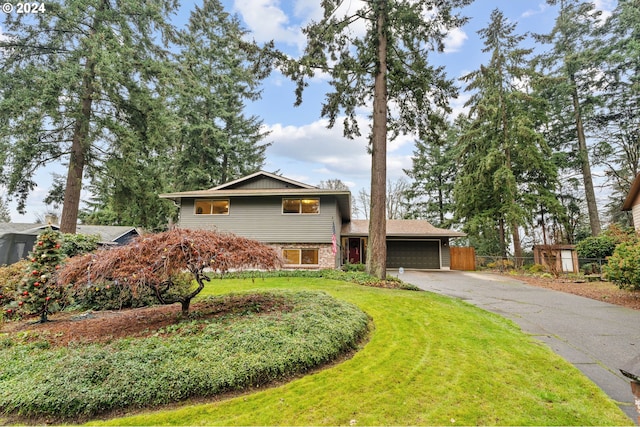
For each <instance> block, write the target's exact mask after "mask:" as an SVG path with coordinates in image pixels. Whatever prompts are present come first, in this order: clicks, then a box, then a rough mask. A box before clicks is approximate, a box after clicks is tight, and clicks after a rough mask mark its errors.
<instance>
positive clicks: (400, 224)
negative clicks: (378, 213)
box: [342, 219, 466, 237]
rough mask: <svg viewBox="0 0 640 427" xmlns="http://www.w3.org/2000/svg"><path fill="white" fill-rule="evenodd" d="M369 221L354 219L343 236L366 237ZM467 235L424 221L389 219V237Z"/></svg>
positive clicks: (347, 225)
mask: <svg viewBox="0 0 640 427" xmlns="http://www.w3.org/2000/svg"><path fill="white" fill-rule="evenodd" d="M368 234H369V221H368V220H364V219H354V220H351V222H348V223H346V224H343V225H342V235H343V236H366V235H368ZM464 236H466V233H462V232H460V231H454V230H447V229H445V228H438V227H434V226H433V225H431V223H429V221H426V220H423V219H388V220H387V237H464Z"/></svg>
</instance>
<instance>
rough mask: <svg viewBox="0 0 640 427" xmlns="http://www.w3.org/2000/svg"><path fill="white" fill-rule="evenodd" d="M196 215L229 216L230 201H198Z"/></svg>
mask: <svg viewBox="0 0 640 427" xmlns="http://www.w3.org/2000/svg"><path fill="white" fill-rule="evenodd" d="M196 215H229V201H228V200H197V201H196Z"/></svg>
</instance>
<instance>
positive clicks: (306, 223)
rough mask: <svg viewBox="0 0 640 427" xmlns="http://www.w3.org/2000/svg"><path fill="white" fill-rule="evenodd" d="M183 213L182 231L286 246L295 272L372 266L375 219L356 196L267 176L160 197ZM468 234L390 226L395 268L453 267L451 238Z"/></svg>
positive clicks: (416, 223) (407, 223)
mask: <svg viewBox="0 0 640 427" xmlns="http://www.w3.org/2000/svg"><path fill="white" fill-rule="evenodd" d="M160 197H162V198H166V199H171V200H173V201H174V202H175V203H176V204H177V205H178V206H179V207H180V218H179V222H178V224H177V225H178V227H182V228H189V229H206V230H219V231H225V232H232V233H235V234H237V235H240V236H244V237H248V238H251V239H255V240H258V241H260V242H263V243H268V244H270V245H272V246H274V247H276V248H278V249H279V250H280V251H281V253H282V257H283V259H284V260H285V266H286V267H288V268H336V267H339V266H340V265H342V264H344V263H346V262H349V263H352V264H357V263H364V262H365V261H366V248H367V238H368V229H369V226H368V221H366V220H357V219H352V218H351V193H350V192H349V191H342V190H330V189H322V188H318V187H315V186H312V185H308V184H304V183H301V182H298V181H294V180H292V179H289V178H285V177H282V176H278V175H274V174H271V173H268V172H264V171H260V172H256V173H254V174H251V175H248V176H246V177H243V178H240V179H237V180H235V181H231V182H228V183H226V184H222V185H219V186H217V187H214V188H211V189H209V190H195V191H185V192H180V193H169V194H162V195H160ZM464 235H465V234H464V233H460V232H456V231H451V230H445V229H441V228H436V227H433V226H432V225H431V224H429V223H428V222H427V221H423V220H395V221H392V220H390V221H388V222H387V252H388V254H387V266H388V267H389V268H399V267H404V268H416V269H448V268H449V262H450V259H449V239H450V238H452V237H459V236H464Z"/></svg>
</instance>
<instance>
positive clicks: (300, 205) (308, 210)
mask: <svg viewBox="0 0 640 427" xmlns="http://www.w3.org/2000/svg"><path fill="white" fill-rule="evenodd" d="M282 213H285V214H318V213H320V199H282Z"/></svg>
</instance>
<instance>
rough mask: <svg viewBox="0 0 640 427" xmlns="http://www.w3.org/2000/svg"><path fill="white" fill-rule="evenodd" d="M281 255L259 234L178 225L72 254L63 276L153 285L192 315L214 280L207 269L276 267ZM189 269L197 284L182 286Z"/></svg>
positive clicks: (81, 281)
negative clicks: (192, 287) (255, 236)
mask: <svg viewBox="0 0 640 427" xmlns="http://www.w3.org/2000/svg"><path fill="white" fill-rule="evenodd" d="M281 264H282V261H281V259H280V256H279V255H278V253H277V251H276V250H275V249H274V248H272V247H270V246H267V245H265V244H262V243H260V242H257V241H255V240H251V239H247V238H244V237H239V236H236V235H234V234H230V233H220V232H217V231H205V230H186V229H175V230H171V231H167V232H164V233H158V234H153V235H146V236H140V237H138V238H137V239H135V240H134V241H132V242H131V243H129V244H128V245H126V246H120V247H117V248H113V249H106V250H102V251H99V252H97V253H94V254H87V255H83V256H80V257H75V258H71V259H70V260H69V262H68V263H67V264H66V265H65V266H64V267H63V268H62V269H61V270H60V272H59V275H58V278H59V280H60V281H61V282H62V283H65V284H68V285H70V286H73V287H82V286H85V287H86V286H93V285H97V284H108V283H118V284H120V285H123V284H126V286H129V287H131V290H132V292H134V293H135V292H136V291H137V290H138V289H140V287H147V288H149V289H151V290H152V292H153V293H154V295H155V296H156V298H157V299H158V301H159V302H160V303H162V304H173V303H176V302H179V303H181V304H182V313H183V315H185V316H186V315H188V313H189V304H190V302H191V300H192V299H193V298H194V297H195V296H196V295H198V293H200V291H201V290H202V289H203V288H204V282H205V281H209V277H208V276H207V275H206V274H205V270H207V269H211V270H212V271H217V272H223V273H224V272H227V271H229V270H232V269H237V270H241V269H259V270H273V269H276V268H278V267H280V266H281ZM185 272H187V273H190V274H191V276H192V277H193V279H194V280H195V281H196V282H197V284H198V287H197V288H196V289H195V290H190V291H188V292H186V293H185V292H182V293H181V292H177V293H176V290H177V289H178V288H180V287H181V286H182V285H183V284H184V283H183V282H184V279H183V278H184V273H185Z"/></svg>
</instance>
